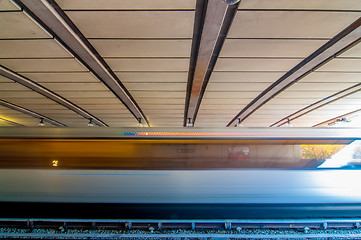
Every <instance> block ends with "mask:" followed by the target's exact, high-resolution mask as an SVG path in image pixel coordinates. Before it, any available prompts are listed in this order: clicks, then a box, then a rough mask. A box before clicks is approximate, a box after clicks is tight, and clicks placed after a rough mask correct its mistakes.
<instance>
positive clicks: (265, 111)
mask: <svg viewBox="0 0 361 240" xmlns="http://www.w3.org/2000/svg"><path fill="white" fill-rule="evenodd" d="M256 112H257V114H259V115H278V116H280V118H282V117H285V116H287V115H290V114H292V113H294V112H295V110H294V109H282V108H274V109H258V110H257V111H256Z"/></svg>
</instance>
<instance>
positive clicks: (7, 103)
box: [0, 99, 66, 127]
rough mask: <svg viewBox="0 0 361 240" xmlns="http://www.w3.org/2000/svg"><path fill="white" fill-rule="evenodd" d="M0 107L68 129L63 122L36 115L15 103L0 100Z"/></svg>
mask: <svg viewBox="0 0 361 240" xmlns="http://www.w3.org/2000/svg"><path fill="white" fill-rule="evenodd" d="M0 105H1V106H4V107H7V108H10V109H13V110H15V111H18V112H22V113H25V114H27V115H29V116H32V117H35V118H39V119H44V121H45V122H48V123H50V124H53V125H54V126H57V127H66V125H65V124H63V123H61V122H58V121H56V120H54V119H51V118H49V117H46V116H44V115H41V114H39V113H36V112H34V111H31V110H29V109H27V108H23V107H20V106H18V105H15V104H13V103H10V102H7V101H5V100H2V99H0Z"/></svg>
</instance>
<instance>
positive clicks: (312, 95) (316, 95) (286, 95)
mask: <svg viewBox="0 0 361 240" xmlns="http://www.w3.org/2000/svg"><path fill="white" fill-rule="evenodd" d="M332 94H335V91H324V92H317V91H285V92H282V93H281V94H279V95H277V98H282V99H293V98H301V99H307V98H308V99H317V100H319V99H322V98H325V97H328V96H330V95H332Z"/></svg>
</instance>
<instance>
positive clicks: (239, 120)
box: [236, 118, 243, 127]
mask: <svg viewBox="0 0 361 240" xmlns="http://www.w3.org/2000/svg"><path fill="white" fill-rule="evenodd" d="M236 127H243V124H242V123H241V119H240V118H238V122H237V124H236Z"/></svg>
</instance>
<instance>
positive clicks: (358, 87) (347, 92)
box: [270, 83, 361, 127]
mask: <svg viewBox="0 0 361 240" xmlns="http://www.w3.org/2000/svg"><path fill="white" fill-rule="evenodd" d="M360 90H361V83H359V84H356V85H354V86H352V87H349V88H347V89H345V90H342V91H340V92H338V93H335V94H333V95H331V96H328V97H325V98H324V99H321V100H319V101H317V102H315V103H312V104H310V105H308V106H307V107H304V108H302V109H301V110H298V111H296V112H294V113H292V114H290V115H288V116H286V117H284V118H282V119H281V120H279V121H277V122H275V123H273V124H272V125H270V127H280V126H282V125H284V124H286V123H288V121H292V120H294V119H296V118H299V117H302V116H303V115H305V114H307V113H310V112H312V111H314V110H316V109H318V108H321V107H323V106H325V105H327V104H330V103H332V102H335V101H337V100H339V99H341V98H344V97H346V96H349V95H351V94H354V93H356V92H358V91H360Z"/></svg>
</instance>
